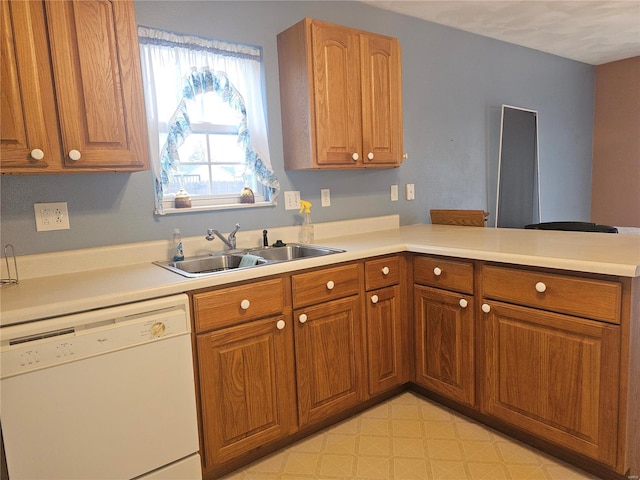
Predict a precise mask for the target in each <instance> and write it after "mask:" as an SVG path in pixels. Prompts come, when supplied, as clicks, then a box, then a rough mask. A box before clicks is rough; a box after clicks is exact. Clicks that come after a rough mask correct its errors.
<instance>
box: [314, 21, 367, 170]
mask: <svg viewBox="0 0 640 480" xmlns="http://www.w3.org/2000/svg"><path fill="white" fill-rule="evenodd" d="M311 41H312V51H313V79H314V82H313V85H314V87H313V92H314V107H315V128H316V149H317V151H316V154H317V160H316V161H317V164H318V165H319V166H335V165H338V166H339V165H343V166H349V165H352V166H353V165H356V164H359V163H360V162H359V159H360V158H361V157H362V150H361V148H362V127H361V122H362V120H361V100H360V59H359V56H360V52H359V46H358V35H357V34H354V33H353V32H352V31H351V30H350V29H348V28H343V27H339V26H336V25H330V24H325V23H313V24H312V25H311ZM354 154H356V157H355V158H354Z"/></svg>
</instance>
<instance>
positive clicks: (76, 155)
mask: <svg viewBox="0 0 640 480" xmlns="http://www.w3.org/2000/svg"><path fill="white" fill-rule="evenodd" d="M80 157H82V155H81V154H80V152H79V151H78V150H71V151H70V152H69V158H70V159H71V160H73V161H74V162H77V161H78V160H80Z"/></svg>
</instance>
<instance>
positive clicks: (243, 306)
mask: <svg viewBox="0 0 640 480" xmlns="http://www.w3.org/2000/svg"><path fill="white" fill-rule="evenodd" d="M250 306H251V302H250V301H249V300H247V299H246V298H245V299H244V300H242V301H241V302H240V308H241V309H243V310H248V309H249V307H250Z"/></svg>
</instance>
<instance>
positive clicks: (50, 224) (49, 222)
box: [33, 202, 71, 232]
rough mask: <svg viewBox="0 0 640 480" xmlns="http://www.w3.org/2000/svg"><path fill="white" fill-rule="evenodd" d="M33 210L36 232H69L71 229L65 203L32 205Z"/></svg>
mask: <svg viewBox="0 0 640 480" xmlns="http://www.w3.org/2000/svg"><path fill="white" fill-rule="evenodd" d="M33 210H34V212H35V214H36V230H37V231H38V232H46V231H49V230H69V229H70V228H71V227H70V226H69V212H68V211H67V202H56V203H34V204H33Z"/></svg>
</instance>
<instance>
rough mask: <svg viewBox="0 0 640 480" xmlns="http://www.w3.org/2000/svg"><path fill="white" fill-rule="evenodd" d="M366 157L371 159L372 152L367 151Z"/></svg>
mask: <svg viewBox="0 0 640 480" xmlns="http://www.w3.org/2000/svg"><path fill="white" fill-rule="evenodd" d="M367 158H368V159H369V160H373V152H369V153H368V154H367Z"/></svg>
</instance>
